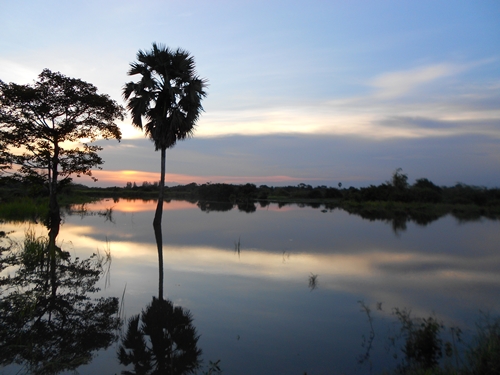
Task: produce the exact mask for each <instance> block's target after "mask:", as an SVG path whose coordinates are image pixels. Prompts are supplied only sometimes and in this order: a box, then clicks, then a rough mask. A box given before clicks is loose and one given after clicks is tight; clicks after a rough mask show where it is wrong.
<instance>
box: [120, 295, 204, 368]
mask: <svg viewBox="0 0 500 375" xmlns="http://www.w3.org/2000/svg"><path fill="white" fill-rule="evenodd" d="M198 338H199V336H198V334H197V333H196V328H195V327H194V325H193V318H192V316H191V313H190V312H189V311H188V310H183V309H182V307H180V306H175V307H174V306H173V304H172V302H171V301H169V300H163V299H157V298H155V297H153V301H152V302H151V304H149V305H148V306H147V307H146V309H145V310H143V311H142V314H141V315H140V316H139V315H136V316H134V317H132V318H131V319H130V320H129V323H128V330H127V334H126V336H125V338H124V339H123V341H122V345H120V349H119V352H118V359H119V360H120V363H121V364H123V365H126V366H127V365H130V364H132V365H133V366H134V370H133V371H122V374H126V375H132V374H172V375H173V374H175V375H182V374H190V373H193V372H194V371H195V370H196V369H197V368H198V367H199V364H200V361H199V357H200V355H201V350H200V349H198V347H197V343H198Z"/></svg>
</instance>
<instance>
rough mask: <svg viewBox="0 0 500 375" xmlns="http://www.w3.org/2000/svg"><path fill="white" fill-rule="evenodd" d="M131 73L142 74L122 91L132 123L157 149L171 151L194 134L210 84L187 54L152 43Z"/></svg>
mask: <svg viewBox="0 0 500 375" xmlns="http://www.w3.org/2000/svg"><path fill="white" fill-rule="evenodd" d="M128 74H129V75H130V76H134V75H138V74H140V75H141V79H140V80H139V81H137V82H128V83H126V84H125V86H124V88H123V97H124V98H125V99H126V100H127V101H128V104H127V108H128V110H129V111H130V114H131V115H132V124H133V125H135V126H137V127H138V128H140V129H142V130H144V131H145V132H146V134H147V135H148V136H149V137H150V138H151V140H152V141H153V142H154V144H155V148H156V150H165V149H167V148H170V147H172V146H174V145H175V143H176V142H177V141H178V140H183V139H185V138H186V137H189V136H191V135H192V134H193V130H194V127H195V125H196V122H197V121H198V118H199V116H200V113H201V111H202V110H203V107H202V105H201V100H202V99H203V98H204V97H205V96H206V92H205V87H206V85H207V82H206V80H204V79H201V78H200V77H198V75H197V74H196V69H195V62H194V58H193V56H191V55H190V54H189V52H188V51H186V50H183V49H181V48H178V49H176V50H175V51H174V50H171V49H170V48H168V47H165V46H163V45H161V44H156V43H153V48H152V49H151V51H147V52H145V51H139V52H138V53H137V61H136V62H133V63H131V64H130V70H129V72H128ZM143 117H145V119H146V123H144V124H143V121H142V118H143Z"/></svg>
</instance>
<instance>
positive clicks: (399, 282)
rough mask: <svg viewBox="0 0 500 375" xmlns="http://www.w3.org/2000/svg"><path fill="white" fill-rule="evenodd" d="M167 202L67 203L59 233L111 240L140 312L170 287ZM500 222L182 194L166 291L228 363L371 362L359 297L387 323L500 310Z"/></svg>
mask: <svg viewBox="0 0 500 375" xmlns="http://www.w3.org/2000/svg"><path fill="white" fill-rule="evenodd" d="M154 207H155V202H153V201H149V202H143V201H139V200H136V201H127V200H122V199H121V200H119V201H118V202H115V201H113V200H105V201H101V202H99V203H96V204H92V205H86V206H85V210H86V211H85V212H83V211H82V212H81V213H78V212H77V211H74V212H72V213H71V214H70V213H66V215H65V217H64V219H63V226H62V228H61V234H60V235H59V242H60V243H61V244H62V246H63V248H64V249H65V250H67V251H70V252H71V253H72V255H74V256H80V257H85V256H89V255H90V254H92V253H93V252H95V251H96V250H98V249H100V250H102V249H105V248H107V247H109V248H110V249H111V253H112V258H113V261H112V262H113V263H112V267H111V286H110V287H108V288H106V289H105V290H104V291H103V294H104V295H106V296H108V295H109V296H111V295H113V296H121V295H122V293H123V290H124V288H125V309H126V315H127V317H130V316H132V315H134V314H138V313H140V311H141V309H143V308H144V307H145V306H146V305H147V303H149V302H150V300H151V297H152V296H153V295H155V294H156V293H157V281H158V278H157V277H158V263H157V262H158V258H157V251H156V244H155V242H154V233H153V227H152V219H153V215H154ZM110 208H111V209H112V210H111V215H107V216H106V215H105V213H106V209H108V213H109V209H110ZM98 213H100V214H98ZM9 226H10V228H9ZM21 228H22V227H21V226H14V225H12V224H7V225H4V229H3V230H5V231H9V230H13V229H14V230H16V232H15V233H14V234H13V236H14V237H15V236H17V235H22V232H23V230H22V229H21ZM35 229H36V230H37V231H38V230H39V231H40V234H42V233H45V232H44V229H43V228H41V227H40V228H35ZM498 229H499V228H498V222H495V221H489V220H482V221H476V222H468V223H459V222H458V221H457V220H456V219H454V218H453V217H450V216H447V217H444V218H441V219H439V220H438V221H435V222H433V223H431V224H430V225H428V226H425V227H423V226H418V225H416V224H414V223H408V224H407V230H406V231H401V232H399V233H398V234H397V235H395V234H394V232H393V231H392V228H391V226H390V225H388V224H387V223H384V222H382V221H374V222H370V221H366V220H363V219H362V218H360V217H358V216H355V215H349V214H348V213H346V212H344V211H339V210H335V211H328V212H322V211H321V210H320V209H313V208H310V207H298V206H297V205H292V206H285V207H282V208H278V206H277V205H275V204H271V205H270V206H267V207H259V206H258V205H257V210H256V211H255V212H253V213H250V214H249V213H245V212H240V211H238V210H237V209H236V208H235V209H233V210H231V211H227V212H217V211H212V212H209V213H207V212H202V211H201V210H200V209H199V208H198V207H197V206H196V204H192V203H189V202H185V201H172V202H169V203H167V204H166V205H165V213H164V220H163V238H164V268H165V294H166V297H167V298H169V299H171V300H173V301H174V303H175V304H178V305H181V306H182V307H184V308H187V309H189V310H191V312H192V313H193V316H194V324H195V325H196V327H197V329H198V332H199V333H200V334H201V339H200V341H199V345H200V347H201V348H202V349H203V357H204V358H205V361H206V362H208V360H213V361H215V360H217V359H221V365H222V368H223V370H224V373H227V374H230V373H238V374H257V373H259V374H275V373H288V374H302V373H303V372H304V371H307V372H308V373H310V374H332V373H346V374H355V373H367V372H368V370H369V369H368V368H367V367H366V366H365V367H363V366H360V365H358V364H357V362H356V359H357V357H358V356H359V355H361V354H362V353H363V349H362V347H361V341H362V339H361V338H362V335H363V334H365V335H366V334H367V333H368V329H369V327H368V323H367V321H366V316H365V315H363V314H362V313H360V306H359V304H358V301H360V300H363V301H365V302H366V303H367V304H370V305H371V306H372V307H373V310H375V308H374V307H375V305H376V303H377V302H382V309H383V310H384V311H382V312H380V311H375V312H374V317H375V319H376V322H377V324H380V325H381V324H382V323H381V322H383V321H385V319H387V318H389V317H390V312H391V309H392V308H394V307H400V308H402V307H408V308H411V309H412V311H413V312H414V313H415V314H416V315H421V316H428V315H429V314H431V313H433V312H434V313H435V314H436V315H437V316H438V317H439V318H440V319H443V320H444V321H445V322H446V323H448V324H459V325H461V326H470V327H472V326H473V323H474V321H475V320H476V319H477V317H478V314H479V310H487V311H492V312H498V310H499V307H500V306H499V305H500V303H499V302H498V298H496V296H498V292H499V291H500V279H499V277H498V274H499V271H500V253H499V252H498V244H499V243H500V231H499V230H498ZM238 241H239V243H240V246H239V248H240V251H239V253H238V252H236V251H235V244H237V243H238ZM311 275H317V278H316V282H317V284H316V288H315V289H314V290H311V289H309V278H310V277H311ZM379 333H380V337H377V340H378V341H376V342H375V344H376V345H375V351H374V354H375V355H377V356H380V358H379V359H375V357H374V366H375V369H377V368H379V369H380V368H382V367H381V366H382V361H383V360H382V359H381V358H382V357H388V356H387V353H386V352H385V350H384V346H385V342H384V337H382V336H384V335H386V331H384V328H382V330H381V331H380V332H379ZM115 352H116V348H115V347H112V348H111V349H109V350H108V351H107V352H106V353H104V354H102V355H100V356H99V357H98V358H97V359H96V360H95V361H94V363H93V364H91V365H88V366H85V367H82V368H81V369H80V370H79V372H80V373H86V372H88V373H90V372H92V371H93V369H95V368H96V366H99V367H98V368H100V370H107V371H108V370H109V372H110V373H111V372H113V371H114V372H116V373H119V371H121V370H122V369H121V368H120V367H119V365H118V364H117V362H116V356H115Z"/></svg>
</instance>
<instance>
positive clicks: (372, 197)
mask: <svg viewBox="0 0 500 375" xmlns="http://www.w3.org/2000/svg"><path fill="white" fill-rule="evenodd" d="M60 190H61V193H62V194H64V193H67V194H75V193H83V194H85V195H95V196H121V197H131V198H134V197H137V198H141V197H147V198H154V197H155V195H156V194H157V192H158V183H157V182H152V183H150V182H143V183H141V184H137V183H135V182H128V183H127V184H126V185H125V186H124V187H110V188H89V187H87V186H84V185H78V184H73V183H69V182H68V181H65V183H64V184H60ZM165 193H166V196H167V197H170V198H173V199H175V198H179V199H188V200H192V201H205V202H221V203H224V202H227V203H233V204H244V203H246V202H254V201H278V202H279V201H292V202H314V201H315V202H325V201H326V202H339V201H340V202H353V203H362V202H399V203H426V204H437V203H442V204H451V205H475V206H481V207H499V206H500V188H485V187H479V186H471V185H466V184H462V183H457V184H455V185H454V186H449V187H446V186H437V185H436V184H434V183H433V182H431V181H430V180H428V179H426V178H419V179H417V180H416V181H415V183H414V184H412V185H410V184H409V183H408V177H407V175H406V174H403V173H402V171H401V169H398V170H396V171H395V172H394V174H393V175H392V178H391V179H390V180H389V181H386V182H384V183H382V184H380V185H377V186H375V185H370V186H368V187H362V188H355V187H349V188H345V187H342V184H338V187H328V186H324V185H322V186H316V187H313V186H311V185H307V184H304V183H300V184H298V185H296V186H280V187H273V186H268V185H260V186H256V185H255V184H251V183H247V184H241V185H234V184H224V183H210V182H207V183H205V184H196V183H194V182H193V183H190V184H187V185H178V186H173V187H166V192H165ZM46 194H48V189H47V188H46V187H45V186H43V184H41V183H36V182H35V181H20V180H15V179H11V178H8V177H3V178H0V198H4V199H5V197H6V196H12V195H15V196H35V197H38V196H44V195H46Z"/></svg>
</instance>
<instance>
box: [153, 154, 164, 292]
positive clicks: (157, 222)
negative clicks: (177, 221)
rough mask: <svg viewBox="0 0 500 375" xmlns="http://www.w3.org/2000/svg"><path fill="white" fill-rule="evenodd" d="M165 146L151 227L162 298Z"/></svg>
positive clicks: (159, 289)
mask: <svg viewBox="0 0 500 375" xmlns="http://www.w3.org/2000/svg"><path fill="white" fill-rule="evenodd" d="M166 156H167V150H166V148H162V149H161V172H160V192H159V194H158V204H157V205H156V212H155V218H154V220H153V229H154V231H155V239H156V247H157V249H158V274H159V275H158V299H159V300H160V301H161V300H163V235H162V231H161V221H162V215H163V195H164V188H165V169H166V168H165V165H166Z"/></svg>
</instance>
